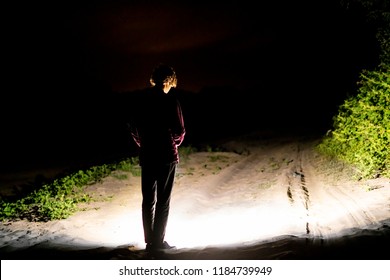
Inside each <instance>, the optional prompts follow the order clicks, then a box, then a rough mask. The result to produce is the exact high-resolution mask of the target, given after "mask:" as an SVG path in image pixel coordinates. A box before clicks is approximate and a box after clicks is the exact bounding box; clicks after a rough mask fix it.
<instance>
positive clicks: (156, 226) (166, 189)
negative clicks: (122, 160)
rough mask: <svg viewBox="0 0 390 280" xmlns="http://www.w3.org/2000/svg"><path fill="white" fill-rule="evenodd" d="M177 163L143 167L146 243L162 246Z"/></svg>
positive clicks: (143, 212) (143, 210)
mask: <svg viewBox="0 0 390 280" xmlns="http://www.w3.org/2000/svg"><path fill="white" fill-rule="evenodd" d="M175 171H176V163H171V164H167V165H143V166H142V179H141V187H142V196H143V200H142V221H143V226H144V235H145V243H154V244H161V243H163V241H164V237H165V229H166V226H167V222H168V214H169V203H170V200H171V192H172V187H173V182H174V178H175Z"/></svg>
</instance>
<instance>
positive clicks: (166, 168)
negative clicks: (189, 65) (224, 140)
mask: <svg viewBox="0 0 390 280" xmlns="http://www.w3.org/2000/svg"><path fill="white" fill-rule="evenodd" d="M150 83H151V87H149V88H147V89H145V90H143V91H140V95H139V96H138V98H137V103H136V108H135V109H136V110H135V111H134V112H135V114H134V115H133V117H132V120H131V122H130V132H131V136H132V138H133V139H134V141H135V143H136V144H137V146H138V147H139V163H140V166H141V188H142V197H143V198H142V221H143V229H144V237H145V243H146V250H147V251H155V250H165V249H173V248H175V247H174V246H170V245H169V244H168V242H166V241H165V239H164V238H165V230H166V226H167V222H168V215H169V208H170V199H171V192H172V187H173V184H174V178H175V172H176V166H177V164H178V163H179V153H178V147H179V145H180V144H181V143H182V142H183V140H184V135H185V133H186V131H185V127H184V121H183V115H182V110H181V106H180V103H179V101H178V100H177V98H176V97H175V95H174V94H172V92H171V93H169V92H170V90H171V88H175V87H176V85H177V78H176V73H175V71H174V70H173V68H172V67H170V66H168V65H165V64H160V65H158V66H157V67H155V68H154V70H153V72H152V75H151V78H150Z"/></svg>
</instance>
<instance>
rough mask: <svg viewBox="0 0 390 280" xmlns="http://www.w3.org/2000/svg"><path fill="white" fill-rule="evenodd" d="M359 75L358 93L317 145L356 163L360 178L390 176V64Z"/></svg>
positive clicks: (334, 120) (347, 103)
mask: <svg viewBox="0 0 390 280" xmlns="http://www.w3.org/2000/svg"><path fill="white" fill-rule="evenodd" d="M360 77H361V80H360V82H359V90H358V94H357V95H356V96H353V97H350V98H348V99H347V100H346V101H345V102H344V104H342V105H341V106H340V107H339V111H338V114H337V115H336V116H335V117H334V118H333V130H332V131H329V133H328V134H327V136H326V137H324V139H323V140H322V141H321V143H320V144H319V145H318V146H317V148H318V150H319V151H320V152H322V153H324V154H327V155H331V156H334V157H337V158H339V159H341V160H343V161H346V162H348V163H350V164H352V165H354V166H355V167H356V169H357V172H358V174H359V177H360V178H375V177H378V176H383V177H388V178H390V171H389V168H390V154H389V147H390V67H389V66H386V65H382V67H381V68H380V70H378V71H368V70H364V71H363V72H362V73H361V75H360Z"/></svg>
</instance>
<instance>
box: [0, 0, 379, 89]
mask: <svg viewBox="0 0 390 280" xmlns="http://www.w3.org/2000/svg"><path fill="white" fill-rule="evenodd" d="M30 2H33V3H30V4H11V5H14V7H10V8H9V9H8V10H7V9H4V13H5V14H6V18H7V24H6V26H5V29H6V38H5V40H4V39H3V40H2V41H3V42H4V43H3V44H5V45H6V50H7V53H6V54H5V55H6V57H5V59H6V60H8V63H9V64H10V65H7V66H8V67H9V68H10V70H11V73H10V74H11V75H12V78H13V79H14V80H13V82H14V83H15V84H14V87H15V86H16V87H18V85H19V86H26V87H27V88H28V89H31V88H32V86H34V85H36V86H37V87H44V88H45V87H49V88H50V90H51V89H52V88H53V89H54V90H55V89H57V88H61V87H64V86H66V85H69V84H70V83H71V82H74V81H78V80H79V79H81V80H87V79H89V80H90V81H91V82H93V83H101V84H104V85H106V86H108V87H110V88H112V90H114V91H128V90H134V89H138V88H141V87H144V86H147V85H148V78H149V75H150V72H151V69H152V68H153V67H154V66H155V65H156V64H157V63H158V62H160V61H161V62H166V63H169V64H171V65H172V66H174V68H175V69H176V70H177V72H178V75H179V83H180V84H179V85H180V87H181V88H182V89H185V90H191V91H199V90H200V89H202V88H203V87H205V86H221V85H222V86H225V85H231V86H234V87H238V88H244V89H246V88H252V87H254V86H257V84H258V83H262V82H267V81H268V80H273V81H274V80H277V81H278V82H281V81H282V80H284V79H287V81H289V82H291V80H289V79H291V78H290V77H294V80H295V79H296V78H298V79H299V78H302V80H303V76H307V78H305V80H308V78H314V79H316V82H322V83H324V82H328V83H329V78H330V77H329V76H331V74H330V73H331V72H333V75H335V78H336V79H346V80H347V79H351V78H354V77H351V76H353V75H355V74H356V70H357V69H359V68H361V67H364V66H366V65H367V64H370V60H371V59H372V58H373V57H374V58H375V55H372V54H368V52H371V51H372V49H370V48H372V47H373V46H372V44H373V42H372V40H373V38H374V34H371V35H370V34H367V33H368V32H369V31H368V30H367V28H365V29H364V26H363V23H362V20H361V19H360V18H358V17H356V16H355V15H354V14H352V13H351V12H348V11H346V10H344V9H343V8H342V7H341V5H340V4H339V1H338V0H333V1H325V0H320V1H287V0H281V1H247V0H244V1H232V0H228V1H223V2H222V1H174V0H170V1H169V0H168V1H120V0H113V1H87V2H85V1H62V0H60V1H50V2H49V1H47V3H43V4H36V3H35V1H30ZM38 2H39V1H38ZM263 2H264V3H268V2H269V3H272V4H264V3H263ZM39 3H41V2H39ZM367 36H368V37H367ZM369 36H371V38H370V37H369ZM297 72H300V73H299V75H298V74H297ZM314 73H315V74H314ZM30 79H32V81H29V80H30ZM26 80H27V81H26ZM23 81H26V82H28V84H24V82H23ZM30 82H32V83H33V84H30ZM21 83H22V85H21Z"/></svg>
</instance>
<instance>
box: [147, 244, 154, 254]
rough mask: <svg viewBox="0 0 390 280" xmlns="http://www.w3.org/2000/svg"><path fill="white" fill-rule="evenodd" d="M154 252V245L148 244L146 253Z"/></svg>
mask: <svg viewBox="0 0 390 280" xmlns="http://www.w3.org/2000/svg"><path fill="white" fill-rule="evenodd" d="M152 250H153V246H152V243H146V247H145V251H146V252H151V251H152Z"/></svg>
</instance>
